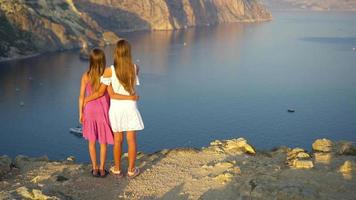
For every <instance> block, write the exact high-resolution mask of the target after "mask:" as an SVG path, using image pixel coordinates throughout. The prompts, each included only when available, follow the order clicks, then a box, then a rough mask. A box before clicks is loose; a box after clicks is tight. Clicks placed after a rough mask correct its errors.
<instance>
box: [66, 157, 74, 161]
mask: <svg viewBox="0 0 356 200" xmlns="http://www.w3.org/2000/svg"><path fill="white" fill-rule="evenodd" d="M66 160H67V161H69V162H75V157H74V156H69V157H68V158H67V159H66Z"/></svg>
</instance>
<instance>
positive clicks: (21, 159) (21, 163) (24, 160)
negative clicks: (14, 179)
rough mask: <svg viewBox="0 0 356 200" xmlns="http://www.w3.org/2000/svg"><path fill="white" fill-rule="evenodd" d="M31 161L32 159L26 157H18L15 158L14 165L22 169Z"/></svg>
mask: <svg viewBox="0 0 356 200" xmlns="http://www.w3.org/2000/svg"><path fill="white" fill-rule="evenodd" d="M29 161H30V158H29V157H27V156H24V155H18V156H16V157H15V160H14V165H15V166H16V167H17V168H19V169H21V168H23V167H24V166H25V165H26V164H27V163H28V162H29Z"/></svg>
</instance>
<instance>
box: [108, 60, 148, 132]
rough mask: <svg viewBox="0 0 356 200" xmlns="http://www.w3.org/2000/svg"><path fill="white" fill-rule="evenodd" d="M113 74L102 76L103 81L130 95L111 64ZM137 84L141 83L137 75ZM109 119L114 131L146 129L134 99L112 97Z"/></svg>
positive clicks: (117, 91)
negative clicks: (109, 76)
mask: <svg viewBox="0 0 356 200" xmlns="http://www.w3.org/2000/svg"><path fill="white" fill-rule="evenodd" d="M135 68H136V65H135ZM111 74H112V75H111V78H103V77H101V82H102V83H103V84H105V85H110V84H111V86H112V88H113V90H114V92H115V93H117V94H122V95H130V94H129V92H127V91H126V90H125V88H124V86H123V85H121V83H120V81H119V79H118V78H117V76H116V73H115V68H114V66H113V65H111ZM136 85H140V82H139V80H138V77H137V76H136ZM109 119H110V124H111V129H112V130H113V132H122V131H139V130H142V129H144V125H143V121H142V117H141V114H140V112H139V111H138V108H137V102H136V101H133V100H117V99H110V108H109Z"/></svg>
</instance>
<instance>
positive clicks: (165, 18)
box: [76, 0, 271, 31]
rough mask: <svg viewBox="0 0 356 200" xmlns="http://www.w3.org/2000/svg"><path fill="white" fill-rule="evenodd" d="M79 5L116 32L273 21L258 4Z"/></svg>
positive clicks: (157, 0) (162, 0)
mask: <svg viewBox="0 0 356 200" xmlns="http://www.w3.org/2000/svg"><path fill="white" fill-rule="evenodd" d="M76 5H77V6H78V7H79V8H80V9H81V10H83V11H85V12H87V13H89V14H90V16H92V17H93V18H94V19H95V20H96V21H97V22H98V23H99V24H100V25H101V26H103V27H106V28H107V29H113V30H116V31H131V30H138V29H152V30H172V29H182V28H187V27H191V26H201V25H210V24H217V23H227V22H255V21H266V20H270V19H271V14H270V13H269V12H268V11H267V10H266V9H265V8H264V7H263V6H262V5H261V4H260V3H259V2H258V1H256V0H209V1H206V0H194V1H193V0H172V1H171V0H170V1H167V0H144V1H136V0H118V1H105V0H89V1H88V0H77V1H76ZM108 19H110V20H108Z"/></svg>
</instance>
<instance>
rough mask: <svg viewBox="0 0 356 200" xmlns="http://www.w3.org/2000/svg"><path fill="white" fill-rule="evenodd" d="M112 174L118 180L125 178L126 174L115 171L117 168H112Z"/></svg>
mask: <svg viewBox="0 0 356 200" xmlns="http://www.w3.org/2000/svg"><path fill="white" fill-rule="evenodd" d="M109 171H110V174H111V175H113V176H115V177H116V178H121V177H123V176H124V174H123V173H122V172H121V170H115V166H112V167H110V170H109Z"/></svg>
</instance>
